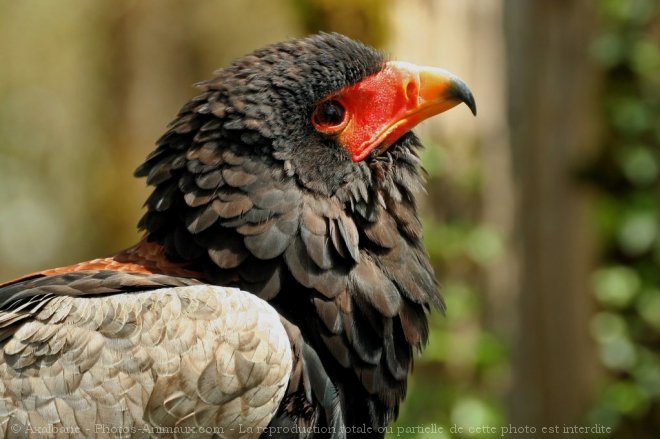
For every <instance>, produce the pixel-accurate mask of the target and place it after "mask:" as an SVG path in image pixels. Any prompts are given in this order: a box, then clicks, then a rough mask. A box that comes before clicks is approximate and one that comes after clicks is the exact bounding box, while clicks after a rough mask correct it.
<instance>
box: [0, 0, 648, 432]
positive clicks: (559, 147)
mask: <svg viewBox="0 0 660 439" xmlns="http://www.w3.org/2000/svg"><path fill="white" fill-rule="evenodd" d="M317 30H335V31H339V32H343V33H345V34H347V35H349V36H353V37H356V38H359V39H361V40H363V41H365V42H367V43H370V44H372V45H376V46H378V47H379V48H382V49H384V50H386V51H388V52H389V53H391V54H392V57H393V58H396V59H402V60H406V61H411V62H416V63H421V64H432V65H438V66H442V67H444V68H447V69H449V70H451V71H453V72H454V73H456V74H458V75H459V76H461V77H462V78H463V79H465V81H466V82H467V83H468V84H470V86H471V88H472V90H473V91H474V94H475V96H476V99H477V103H478V107H479V116H478V117H477V118H476V119H475V118H473V117H472V116H471V115H470V114H469V111H468V110H467V109H466V108H464V107H459V108H457V109H455V110H453V111H451V112H448V113H446V114H444V115H443V116H441V117H439V118H437V119H436V120H433V121H429V122H426V123H424V124H423V125H422V126H420V127H419V129H418V130H417V131H418V133H419V134H420V135H421V136H422V138H423V139H424V142H425V144H426V145H427V149H426V151H425V153H424V157H423V159H424V166H425V168H426V169H427V170H428V173H429V187H428V195H427V196H426V197H425V199H424V202H423V216H424V225H425V233H426V240H427V245H428V249H429V252H430V254H431V256H432V258H433V262H434V264H435V267H436V271H437V273H438V277H439V278H440V280H441V282H442V284H443V294H444V296H445V298H446V301H447V304H448V312H447V314H446V316H441V315H434V316H433V318H432V336H431V341H430V343H429V346H428V348H427V350H426V351H425V353H424V355H423V356H422V357H421V358H419V359H418V361H417V362H416V365H415V370H414V377H413V380H412V383H411V386H410V391H409V397H408V399H407V400H406V403H405V404H404V407H403V410H402V413H401V416H400V418H399V420H398V421H397V423H396V424H395V426H394V427H393V433H392V434H391V437H396V436H397V432H398V433H399V434H398V436H399V437H410V438H438V437H446V438H449V437H457V438H463V437H466V438H467V437H491V436H492V437H501V435H502V433H507V432H508V435H509V436H511V435H513V433H514V432H515V433H518V434H517V435H516V436H517V437H530V436H531V434H529V433H530V431H531V429H532V428H533V429H536V433H537V434H539V435H541V434H542V433H543V432H544V431H543V430H542V429H543V427H545V428H547V429H549V428H555V427H556V430H554V432H555V433H557V432H559V433H565V432H566V431H567V430H565V428H567V427H572V426H576V425H577V426H582V427H593V426H601V427H606V428H609V429H610V430H609V431H610V432H609V433H606V432H605V433H603V431H602V430H601V431H600V432H598V433H595V431H592V432H591V433H594V434H592V436H594V437H616V438H652V437H660V356H659V353H658V351H659V349H658V348H659V347H660V269H659V266H660V233H659V229H660V203H659V202H658V201H659V200H660V179H659V177H658V173H659V172H660V169H659V168H660V148H659V145H660V4H659V2H658V1H657V0H599V1H577V0H576V1H568V0H563V1H558V0H538V1H533V2H532V1H525V0H509V1H507V0H463V1H455V0H390V1H386V0H354V1H350V0H334V1H333V0H226V1H217V0H216V1H211V0H197V1H195V2H192V1H175V0H141V1H137V0H132V1H130V0H95V1H92V0H57V1H46V0H21V1H15V0H0V54H2V56H1V58H0V206H2V207H1V208H0V279H3V280H4V279H10V278H12V277H15V276H18V275H21V274H24V273H27V272H30V271H34V270H38V269H41V268H46V267H51V266H58V265H65V264H69V263H73V262H76V261H79V260H83V259H89V258H93V257H98V256H101V255H108V254H111V253H113V252H115V251H117V250H120V249H122V248H124V247H127V246H129V245H130V244H132V243H134V242H135V241H136V239H137V238H138V234H137V232H136V230H135V224H136V222H137V219H138V218H139V216H140V212H141V209H140V206H141V204H142V202H143V200H144V199H145V198H146V195H147V190H146V188H145V187H144V182H143V181H138V180H136V179H134V178H132V177H131V173H132V171H133V169H134V168H135V167H136V166H137V165H138V164H139V163H140V162H141V160H142V159H143V158H144V157H145V155H146V154H147V153H148V152H149V151H150V150H151V149H152V146H153V142H154V140H155V139H156V138H157V137H159V135H160V133H162V132H163V130H164V128H165V125H166V124H167V123H168V122H169V121H170V120H171V119H172V118H173V116H174V115H175V113H176V112H177V110H178V108H179V107H180V106H181V105H182V104H183V103H185V102H186V101H187V99H189V98H190V97H192V96H194V95H195V92H196V91H195V89H194V88H193V87H191V86H190V84H192V83H194V82H196V81H199V80H202V79H205V78H207V77H209V76H210V75H211V73H212V71H213V70H214V69H215V68H217V67H221V66H223V65H225V64H227V63H228V62H229V60H231V59H232V58H234V57H236V56H240V55H243V54H245V53H247V52H249V51H251V50H253V49H255V48H258V47H260V46H262V45H264V44H267V43H270V42H274V41H278V40H282V39H285V38H289V37H294V36H299V35H304V34H306V33H310V32H314V31H317ZM483 426H486V427H496V432H495V433H492V434H490V435H489V434H485V433H483V430H481V431H476V430H477V428H478V427H483ZM419 427H429V430H428V431H423V430H422V429H420V428H419ZM397 428H401V429H403V430H397ZM502 428H504V429H505V430H502ZM525 428H526V429H527V430H526V431H527V432H526V433H525V432H524V431H525V430H524V429H525ZM440 429H442V432H440ZM521 429H523V430H521ZM460 430H462V432H461V431H460ZM470 430H472V432H471V431H470ZM546 431H552V430H546ZM568 431H573V430H568ZM505 436H507V434H505ZM548 436H551V435H550V434H548ZM585 436H589V434H586V433H578V434H573V435H572V437H585Z"/></svg>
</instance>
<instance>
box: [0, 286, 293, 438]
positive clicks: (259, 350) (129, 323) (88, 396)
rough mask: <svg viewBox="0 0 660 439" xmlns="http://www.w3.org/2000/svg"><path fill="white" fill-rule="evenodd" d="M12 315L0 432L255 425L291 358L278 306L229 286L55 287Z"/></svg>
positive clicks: (266, 415) (1, 383)
mask: <svg viewBox="0 0 660 439" xmlns="http://www.w3.org/2000/svg"><path fill="white" fill-rule="evenodd" d="M3 313H4V314H6V313H7V312H0V314H3ZM21 323H22V324H21V325H20V326H19V327H18V328H17V329H16V330H15V332H14V333H13V334H12V335H11V336H10V337H8V338H7V339H5V340H4V341H2V342H0V436H19V437H27V436H39V435H38V434H37V433H39V432H48V431H50V432H51V433H54V432H56V431H60V432H62V431H68V432H73V433H75V434H74V435H73V436H76V437H78V436H85V437H98V436H101V437H102V436H109V437H114V436H116V434H117V433H121V432H122V431H123V432H124V433H125V432H130V433H131V434H132V436H134V437H148V436H152V435H153V436H158V437H184V436H185V437H189V436H191V433H195V434H194V435H193V436H197V435H199V436H205V437H219V438H239V437H240V438H250V437H258V436H259V435H260V431H261V432H262V431H263V428H265V427H266V426H267V425H268V423H269V422H270V419H271V418H272V417H273V415H274V414H275V412H276V411H277V408H278V406H279V403H280V401H281V400H282V398H283V397H284V393H285V391H286V388H287V384H288V380H289V376H290V373H291V369H292V361H293V360H292V350H291V345H290V341H289V338H288V336H287V334H286V331H285V330H284V328H283V326H282V323H281V322H280V317H279V315H278V314H277V312H276V311H275V310H274V309H273V308H272V307H270V306H269V305H268V304H267V303H266V302H264V301H263V300H261V299H259V298H257V297H255V296H254V295H251V294H249V293H246V292H243V291H240V290H236V289H232V288H223V287H214V286H209V285H192V286H182V287H175V288H165V289H159V290H153V291H147V292H138V293H131V294H116V295H110V296H103V297H73V296H57V297H55V298H53V299H52V300H49V301H47V302H46V303H45V304H43V305H42V306H41V307H40V308H39V309H38V310H36V312H35V313H34V315H32V316H31V318H29V319H25V320H23V321H22V322H21ZM57 428H59V429H60V430H55V429H57ZM62 428H64V429H67V430H62ZM248 428H249V429H248ZM44 429H46V430H44ZM48 429H50V430H48ZM260 429H261V430H260ZM30 433H32V434H30ZM202 433H204V434H202ZM55 435H56V434H51V436H55ZM124 436H126V435H125V434H124Z"/></svg>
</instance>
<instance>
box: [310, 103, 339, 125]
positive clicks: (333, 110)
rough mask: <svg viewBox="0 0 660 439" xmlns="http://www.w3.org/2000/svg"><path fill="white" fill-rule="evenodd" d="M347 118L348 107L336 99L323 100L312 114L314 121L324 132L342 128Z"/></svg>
mask: <svg viewBox="0 0 660 439" xmlns="http://www.w3.org/2000/svg"><path fill="white" fill-rule="evenodd" d="M345 120H346V109H345V108H344V106H343V105H342V104H341V102H339V101H338V100H336V99H331V100H328V101H323V102H321V103H320V104H319V105H318V106H317V107H316V109H315V110H314V114H312V123H313V124H314V126H315V127H316V129H318V130H319V131H322V132H328V131H334V130H337V129H338V128H341V126H342V125H343V123H344V121H345Z"/></svg>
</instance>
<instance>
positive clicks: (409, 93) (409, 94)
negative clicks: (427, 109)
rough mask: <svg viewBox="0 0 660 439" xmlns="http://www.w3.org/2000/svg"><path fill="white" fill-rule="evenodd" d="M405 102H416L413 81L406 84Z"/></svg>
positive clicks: (415, 85)
mask: <svg viewBox="0 0 660 439" xmlns="http://www.w3.org/2000/svg"><path fill="white" fill-rule="evenodd" d="M406 100H407V101H410V100H415V101H417V84H416V83H415V81H412V80H410V81H408V83H407V84H406Z"/></svg>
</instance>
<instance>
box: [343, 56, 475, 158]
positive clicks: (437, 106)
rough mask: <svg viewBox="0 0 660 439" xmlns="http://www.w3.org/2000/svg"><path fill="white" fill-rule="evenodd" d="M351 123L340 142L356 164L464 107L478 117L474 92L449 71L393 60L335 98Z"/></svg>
mask: <svg viewBox="0 0 660 439" xmlns="http://www.w3.org/2000/svg"><path fill="white" fill-rule="evenodd" d="M335 98H336V99H338V100H339V101H340V102H341V103H342V104H343V105H344V107H345V108H346V111H347V112H348V114H349V117H350V119H349V121H348V123H347V124H346V126H345V128H344V129H343V130H342V131H341V133H340V134H339V136H338V138H339V141H340V142H341V144H342V145H344V147H345V148H346V149H347V150H348V152H349V154H350V155H351V158H352V160H353V161H354V162H358V161H361V160H364V159H365V158H366V157H367V156H368V155H369V154H371V152H372V151H374V150H377V151H378V152H379V153H381V152H383V151H385V150H386V149H387V148H388V147H390V146H391V145H392V144H393V143H394V142H396V141H397V140H398V139H399V138H400V137H401V136H403V135H404V134H405V133H407V132H408V131H410V130H411V129H412V128H413V127H415V126H416V125H417V124H418V123H420V122H421V121H423V120H425V119H427V118H429V117H431V116H434V115H436V114H439V113H442V112H444V111H447V110H449V109H450V108H453V107H455V106H456V105H458V104H460V103H461V102H463V103H465V104H466V105H467V106H468V107H469V108H470V110H471V111H472V113H473V114H475V115H476V114H477V109H476V105H475V102H474V97H473V96H472V93H471V92H470V89H469V88H468V87H467V86H466V85H465V83H464V82H463V81H462V80H460V79H459V78H458V77H456V76H454V75H452V74H451V73H449V72H447V71H446V70H442V69H438V68H434V67H419V66H416V65H414V64H409V63H404V62H397V61H390V62H388V63H386V64H385V67H384V68H383V69H382V70H381V71H380V72H378V73H376V74H375V75H372V76H369V77H367V78H366V79H364V80H362V81H360V82H358V83H356V84H353V85H351V86H349V87H346V88H345V89H343V90H342V91H340V92H339V93H338V95H337V96H336V97H335Z"/></svg>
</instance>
